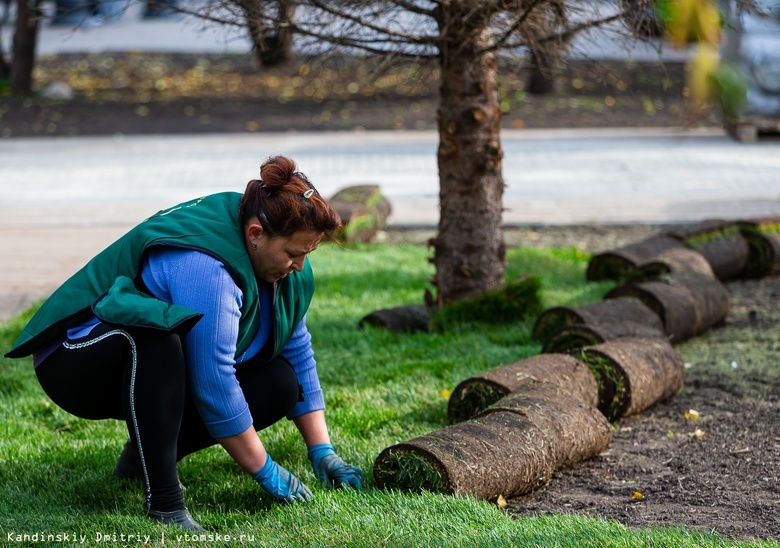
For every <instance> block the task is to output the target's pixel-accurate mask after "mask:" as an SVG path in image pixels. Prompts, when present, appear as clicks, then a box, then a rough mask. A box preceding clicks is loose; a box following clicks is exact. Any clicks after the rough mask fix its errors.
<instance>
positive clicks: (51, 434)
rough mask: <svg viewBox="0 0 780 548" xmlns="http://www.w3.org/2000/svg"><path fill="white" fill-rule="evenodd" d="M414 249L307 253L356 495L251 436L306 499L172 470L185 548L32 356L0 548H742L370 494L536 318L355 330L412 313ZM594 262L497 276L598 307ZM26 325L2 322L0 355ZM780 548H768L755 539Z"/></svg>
mask: <svg viewBox="0 0 780 548" xmlns="http://www.w3.org/2000/svg"><path fill="white" fill-rule="evenodd" d="M428 255H429V251H428V250H427V249H426V248H425V247H423V246H417V245H408V244H407V245H397V246H395V245H393V246H391V245H384V246H380V245H377V246H359V247H350V248H347V249H341V248H338V247H335V246H323V247H321V248H320V249H319V250H318V251H317V252H316V253H314V254H313V255H312V257H311V261H312V265H313V267H314V269H315V276H316V280H317V293H316V295H315V299H314V303H313V305H312V308H311V309H310V312H309V316H308V324H309V329H310V331H311V332H312V334H313V339H314V346H315V352H316V357H317V361H318V364H319V365H318V368H319V372H320V378H321V380H322V384H323V387H324V390H325V397H326V402H327V416H328V420H329V424H330V428H331V435H332V439H333V444H334V446H335V447H336V450H337V451H338V452H339V453H340V454H341V455H342V456H343V457H344V459H345V460H346V461H348V462H350V463H353V464H355V465H358V466H360V467H361V468H362V469H363V470H364V471H365V473H366V477H367V479H368V485H367V489H366V490H365V491H363V492H353V491H346V490H340V491H335V492H334V491H328V490H326V489H325V488H323V487H321V486H319V485H318V484H317V483H316V480H315V478H314V476H313V474H312V472H311V470H310V468H309V464H308V461H307V459H306V452H305V447H304V446H303V444H302V442H301V440H300V437H299V436H298V435H297V433H296V431H295V429H294V427H293V426H292V423H289V422H287V421H283V422H282V423H279V424H277V425H274V426H273V427H272V428H270V429H268V430H267V431H264V432H262V434H261V436H262V439H263V441H264V443H265V445H266V447H267V448H268V449H269V452H270V453H271V454H272V455H273V457H274V459H275V460H276V461H277V462H279V463H281V464H283V465H284V466H285V467H287V468H288V469H290V470H291V471H293V472H294V473H295V474H297V475H298V476H299V477H300V478H301V479H302V480H303V481H304V482H306V483H307V484H308V485H309V487H311V488H312V490H313V491H314V494H315V500H314V501H313V502H311V503H309V504H305V505H304V504H297V505H282V504H278V503H276V502H274V501H272V500H271V498H270V497H269V496H268V495H266V494H265V493H264V492H263V491H262V490H261V489H260V488H259V487H258V486H257V485H256V484H255V483H254V482H253V480H252V479H251V478H250V477H248V476H247V475H245V474H242V473H241V472H240V471H239V469H238V467H237V466H236V465H235V464H234V463H233V462H232V461H231V460H230V458H229V457H228V456H227V454H226V453H225V452H224V451H223V450H221V449H220V448H216V447H215V448H210V449H208V450H205V451H202V452H200V453H197V454H195V455H191V456H190V457H187V458H186V459H185V460H183V461H182V462H181V463H180V475H181V479H182V482H183V483H184V484H185V485H186V486H187V491H186V493H185V500H186V501H187V504H188V507H189V508H190V510H191V511H192V513H193V515H194V516H195V518H196V519H197V520H198V521H199V522H200V523H201V524H202V525H203V526H204V527H205V528H206V529H207V530H208V531H209V533H207V534H206V536H205V537H203V538H200V539H193V538H191V537H187V536H186V535H185V533H179V532H177V531H176V530H174V529H170V528H165V527H163V526H160V525H158V524H155V523H153V522H150V521H148V520H146V519H145V518H144V517H143V515H142V512H141V503H142V493H141V489H140V487H139V486H138V485H136V484H132V483H129V482H124V481H120V480H118V479H117V478H115V477H114V476H113V475H112V469H113V466H114V463H115V461H116V457H117V456H118V454H119V451H120V450H121V447H122V444H123V443H124V441H125V439H126V438H127V433H126V430H125V426H124V424H122V423H120V422H117V421H97V422H96V421H86V420H82V419H77V418H75V417H72V416H70V415H68V414H67V413H65V412H64V411H62V410H60V409H59V408H57V407H56V406H54V405H53V404H52V403H51V402H50V401H49V400H48V398H47V397H46V396H45V395H44V394H43V392H42V391H41V389H40V388H39V386H38V384H37V382H36V379H35V375H34V372H33V368H32V365H31V363H30V362H29V360H28V361H11V360H7V359H3V360H2V361H1V362H0V545H8V546H24V545H34V544H44V545H46V544H54V543H57V545H76V544H82V539H83V545H128V546H137V545H143V544H146V545H149V546H158V545H163V544H164V545H171V546H176V545H181V546H189V545H192V544H195V543H198V541H200V540H206V541H210V542H213V543H214V544H215V545H220V544H221V545H252V546H257V545H262V546H335V545H342V546H343V545H348V546H488V545H489V546H545V547H547V546H572V547H582V546H599V547H601V546H632V547H633V546H691V547H694V546H695V547H700V546H741V545H745V544H746V543H739V542H735V541H730V540H727V539H725V538H724V537H721V536H718V535H713V534H707V533H703V532H700V531H696V530H686V529H683V528H646V529H632V528H627V527H625V526H623V525H621V524H619V523H618V522H616V521H605V520H599V519H596V518H588V517H577V516H571V515H568V516H567V515H552V516H535V517H534V516H532V517H524V518H521V519H517V518H513V517H511V516H510V515H508V514H507V513H506V512H505V511H504V510H502V509H501V508H499V507H498V506H496V505H493V504H489V503H487V502H482V501H477V500H475V499H472V498H468V497H452V496H445V495H441V494H432V493H400V492H388V491H382V490H379V489H377V488H376V486H375V484H374V482H373V479H372V468H373V461H374V459H375V458H376V456H377V455H378V454H379V452H380V451H382V449H384V448H385V447H387V446H389V445H392V444H394V443H396V442H399V441H403V440H406V439H409V438H411V437H414V436H417V435H422V434H425V433H428V432H430V431H432V430H436V429H439V428H441V427H443V426H444V425H445V424H446V407H447V397H448V393H449V391H450V390H452V389H453V388H454V386H455V385H456V384H457V383H458V382H460V381H461V380H463V379H464V378H465V377H467V376H469V375H472V374H476V373H479V372H483V371H485V370H487V369H490V368H493V367H496V366H499V365H502V364H506V363H509V362H511V361H515V360H518V359H520V358H523V357H526V356H531V355H534V354H536V353H538V352H539V348H540V345H539V343H538V342H536V341H532V340H531V338H530V330H531V326H532V323H533V319H534V318H529V319H528V320H526V321H524V322H520V323H516V324H514V325H505V326H480V325H463V326H460V327H459V328H456V329H452V330H450V331H448V332H447V333H444V334H427V333H425V334H424V333H418V334H413V335H399V334H393V333H389V332H386V331H384V330H382V329H377V328H368V329H358V328H357V323H358V321H359V320H360V318H361V317H363V316H364V315H366V314H368V313H370V312H372V311H373V310H376V309H378V308H386V307H391V306H397V305H403V304H410V303H418V302H421V301H422V295H423V291H424V290H425V288H426V287H428V280H429V278H430V277H431V275H432V274H433V267H432V265H430V264H429V263H428V261H427V258H428ZM588 259H589V257H588V255H587V254H586V253H584V252H582V251H578V250H576V249H574V248H569V249H529V248H524V249H510V250H509V253H508V259H507V260H508V278H509V279H511V278H514V277H515V276H517V275H520V274H523V273H533V274H534V275H536V276H538V277H539V279H540V280H541V282H542V288H543V301H544V305H545V306H552V305H559V304H578V303H587V302H592V301H594V300H597V299H600V298H601V296H602V295H603V294H604V293H605V292H606V291H607V290H608V289H609V287H610V285H609V284H596V283H586V282H584V281H583V280H584V276H583V272H584V270H585V267H586V265H587V261H588ZM23 323H24V317H23V316H22V317H18V318H16V319H14V320H13V321H11V322H9V323H7V324H4V325H2V326H0V350H2V352H3V353H4V352H6V351H7V349H8V348H9V347H10V345H11V344H12V342H13V340H14V339H15V337H16V335H17V334H18V332H19V330H20V328H21V326H22V325H23ZM755 544H757V545H766V546H777V543H774V542H771V541H768V542H757V543H755Z"/></svg>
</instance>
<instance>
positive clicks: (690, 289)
mask: <svg viewBox="0 0 780 548" xmlns="http://www.w3.org/2000/svg"><path fill="white" fill-rule="evenodd" d="M627 297H633V298H636V299H639V300H640V301H642V302H643V303H644V304H645V305H646V306H647V307H648V308H650V309H651V310H652V311H653V312H655V314H656V315H657V316H658V317H659V318H661V321H662V323H663V330H664V333H666V335H667V336H668V337H669V338H670V340H671V341H672V342H673V343H678V342H681V341H684V340H686V339H689V338H691V337H693V336H696V335H699V334H701V333H703V332H704V331H706V330H707V329H709V328H710V327H712V326H713V325H716V324H718V323H720V322H722V321H723V320H725V319H726V317H727V316H728V313H729V295H728V291H727V290H726V287H725V286H724V285H723V284H722V283H721V282H720V281H718V280H716V279H714V278H710V277H708V276H701V275H696V274H687V273H686V274H670V275H668V276H665V277H664V278H663V279H662V280H659V281H651V282H641V283H634V284H625V285H621V286H618V287H616V288H614V289H612V290H611V291H609V292H608V293H607V294H606V295H605V296H604V299H605V300H612V299H619V300H622V299H625V298H627Z"/></svg>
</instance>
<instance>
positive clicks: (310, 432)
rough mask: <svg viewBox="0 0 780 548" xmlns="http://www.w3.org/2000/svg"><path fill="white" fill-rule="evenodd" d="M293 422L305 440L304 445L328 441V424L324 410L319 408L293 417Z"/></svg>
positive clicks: (309, 445) (310, 445) (308, 445)
mask: <svg viewBox="0 0 780 548" xmlns="http://www.w3.org/2000/svg"><path fill="white" fill-rule="evenodd" d="M293 422H294V423H295V426H296V427H297V428H298V431H299V432H300V433H301V436H302V437H303V441H304V442H306V447H312V446H314V445H320V444H322V443H330V436H328V425H327V423H326V422H325V411H323V410H321V409H320V410H318V411H312V412H311V413H306V414H304V415H300V416H298V417H295V418H294V419H293Z"/></svg>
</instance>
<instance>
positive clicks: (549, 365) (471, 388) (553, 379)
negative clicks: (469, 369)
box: [447, 354, 598, 424]
mask: <svg viewBox="0 0 780 548" xmlns="http://www.w3.org/2000/svg"><path fill="white" fill-rule="evenodd" d="M532 381H546V382H549V383H553V384H555V385H557V386H559V387H561V388H564V389H565V390H567V391H568V392H570V393H571V394H572V397H573V398H575V399H577V400H579V401H582V402H583V403H585V404H587V405H590V406H593V407H595V406H596V405H597V403H598V386H597V385H596V379H595V378H594V377H593V374H592V373H591V372H590V370H589V369H588V368H587V367H585V366H583V365H582V363H580V361H579V360H577V359H576V358H573V357H572V356H569V355H567V354H541V355H538V356H531V357H530V358H524V359H522V360H518V361H516V362H513V363H510V364H508V365H503V366H501V367H497V368H495V369H491V370H490V371H487V372H485V373H482V374H479V375H475V376H473V377H469V378H467V379H465V380H463V381H461V382H460V383H459V384H458V385H457V386H456V387H455V389H454V390H453V391H452V394H451V395H450V399H449V402H448V405H447V418H448V420H449V422H450V424H453V423H456V422H460V421H464V420H468V419H470V418H472V417H473V416H475V415H477V414H478V413H480V412H481V411H482V410H484V409H486V408H487V407H489V406H490V405H492V404H494V403H495V402H497V401H498V400H500V399H501V398H503V397H504V396H506V395H508V394H509V393H510V392H512V391H513V390H516V389H518V388H520V387H521V386H522V385H524V384H527V383H529V382H532Z"/></svg>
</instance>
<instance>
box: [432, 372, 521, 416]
mask: <svg viewBox="0 0 780 548" xmlns="http://www.w3.org/2000/svg"><path fill="white" fill-rule="evenodd" d="M508 393H509V391H508V390H506V388H504V387H503V386H501V385H500V384H497V383H495V382H493V381H489V380H487V379H474V380H469V381H464V386H463V387H462V388H461V386H458V387H456V388H455V390H454V391H453V393H452V395H451V396H450V401H449V403H448V406H447V415H448V417H447V418H448V420H449V422H450V424H455V423H458V422H463V421H465V420H468V419H470V418H472V417H473V416H474V415H476V414H477V413H479V412H480V411H483V410H484V409H487V408H488V407H490V406H491V405H493V404H494V403H496V402H497V401H498V400H500V399H501V398H503V397H504V396H506V395H507V394H508Z"/></svg>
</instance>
